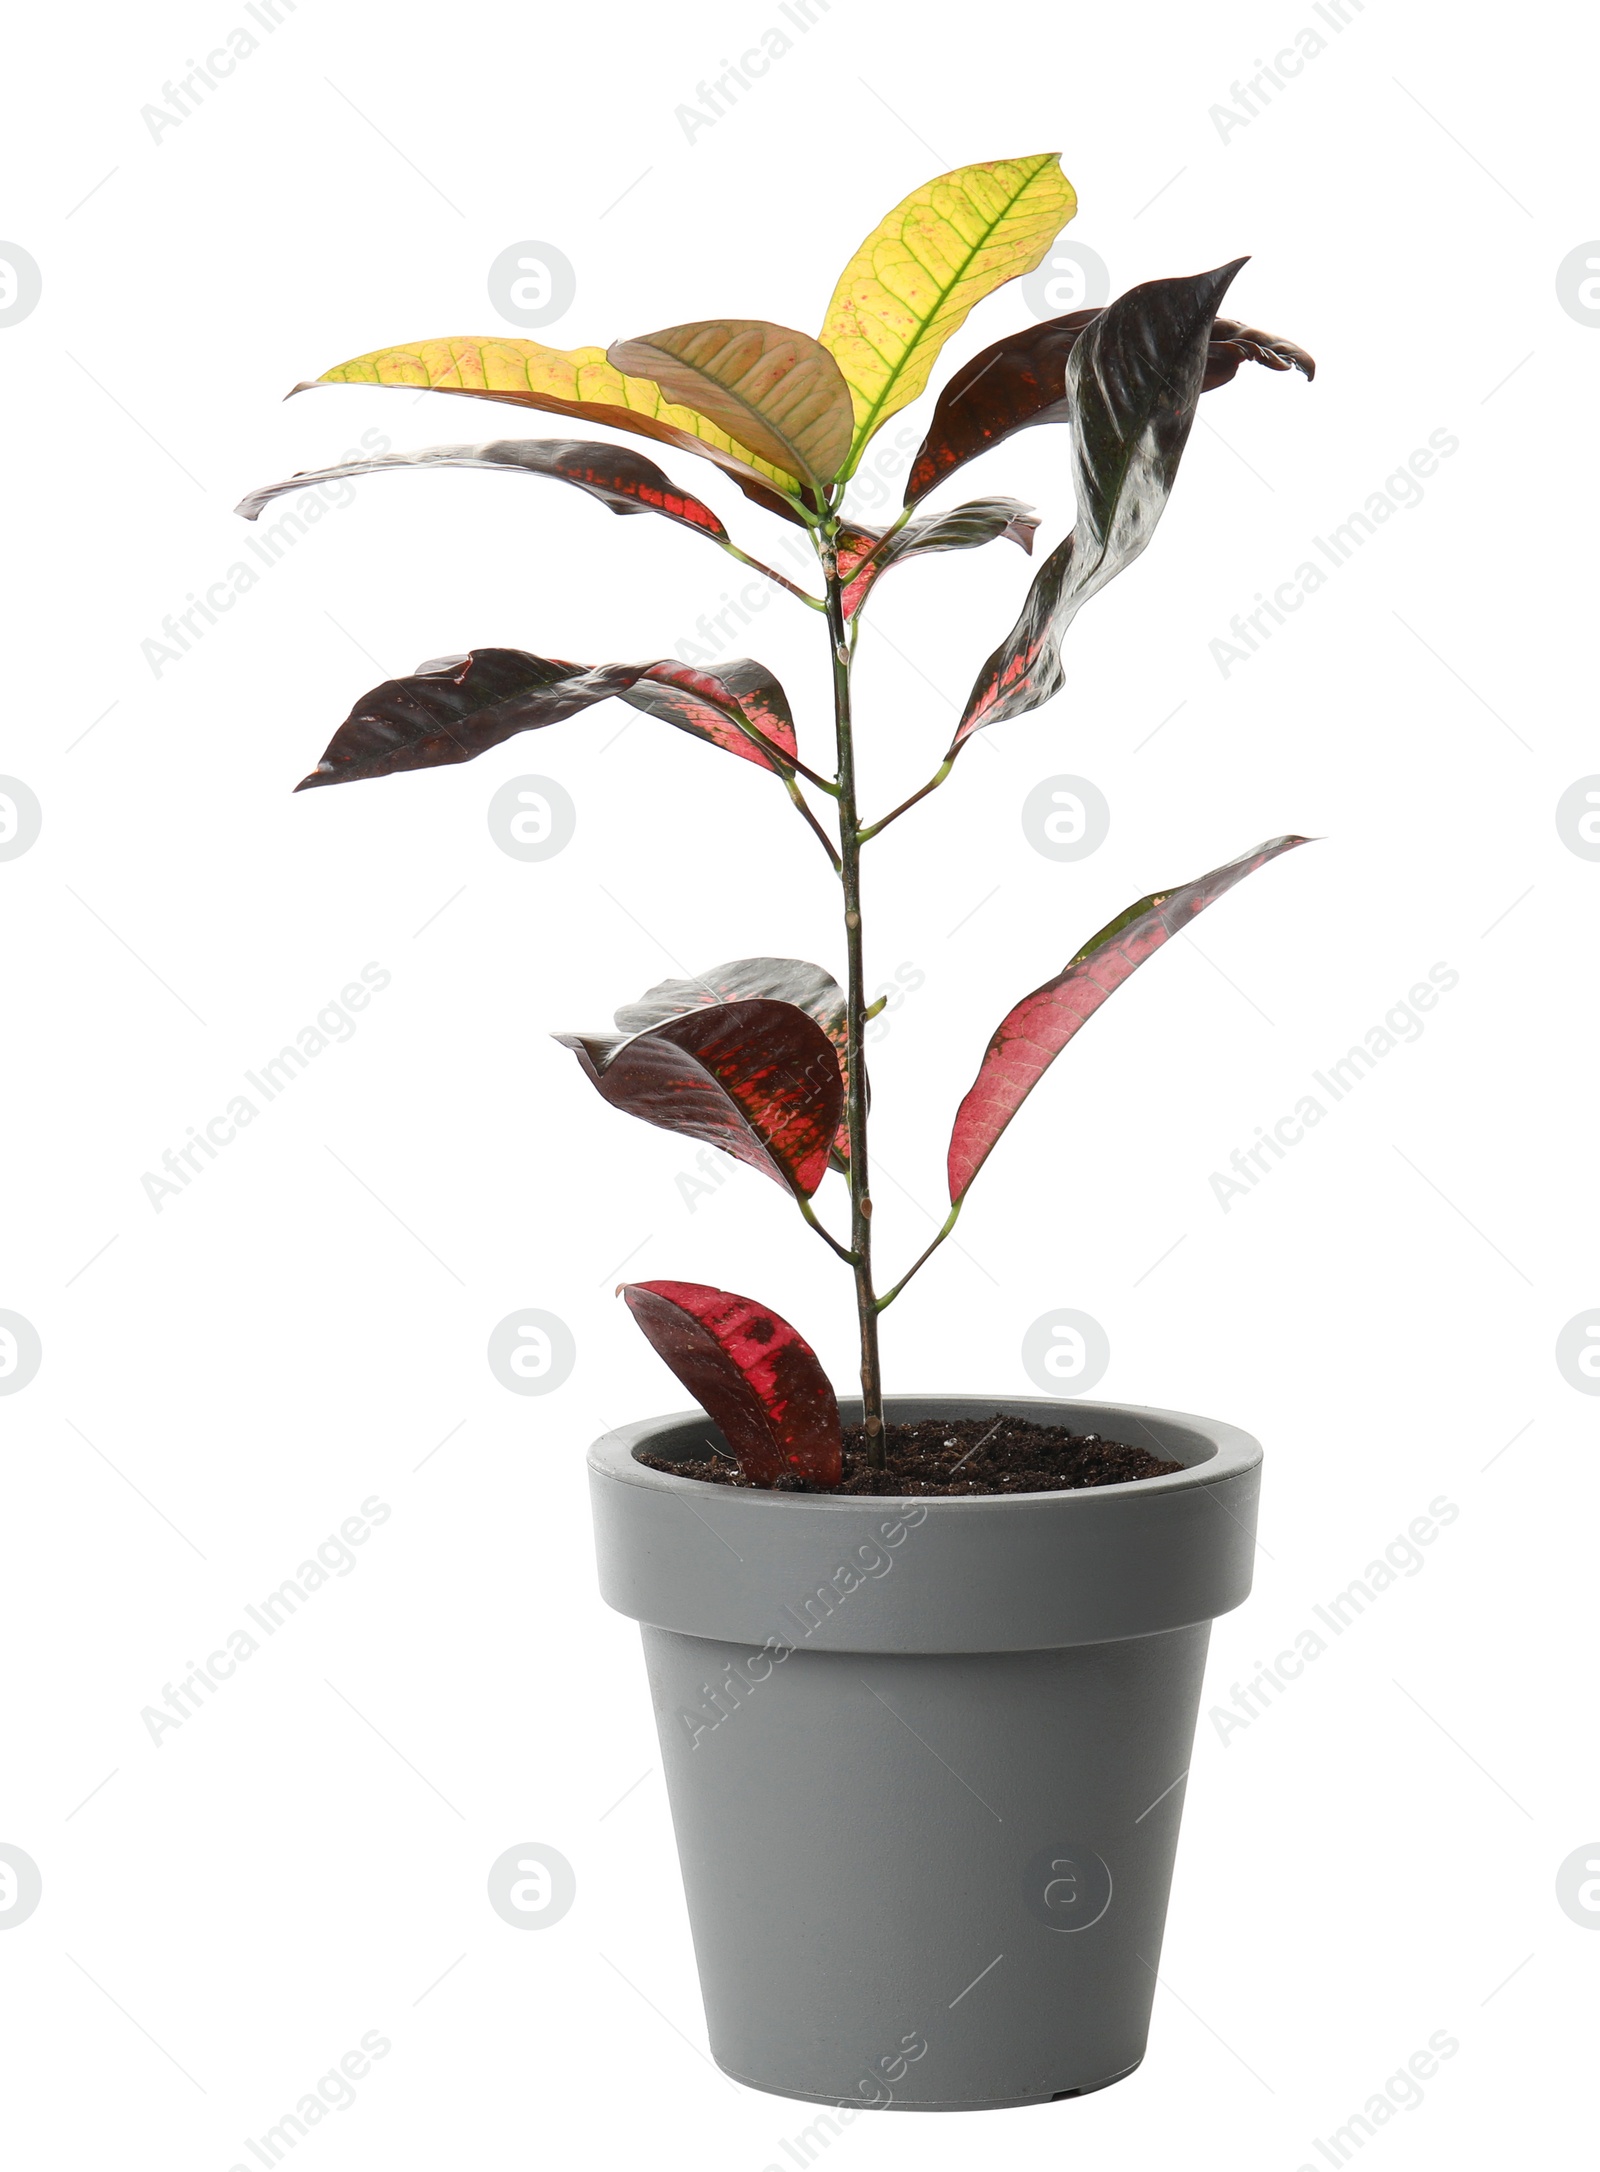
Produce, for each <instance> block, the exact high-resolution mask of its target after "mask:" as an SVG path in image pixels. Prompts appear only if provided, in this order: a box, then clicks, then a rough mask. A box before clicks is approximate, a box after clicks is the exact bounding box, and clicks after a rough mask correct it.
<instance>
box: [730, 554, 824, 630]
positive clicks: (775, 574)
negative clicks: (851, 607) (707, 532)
mask: <svg viewBox="0 0 1600 2172" xmlns="http://www.w3.org/2000/svg"><path fill="white" fill-rule="evenodd" d="M716 541H717V543H718V545H719V546H720V548H721V549H723V550H725V551H726V552H727V554H728V556H729V557H730V558H737V559H738V561H739V563H740V565H741V566H748V567H749V568H750V570H751V572H752V573H759V574H760V575H761V577H762V579H763V580H767V581H776V582H777V584H778V586H779V587H780V588H786V589H787V590H788V591H789V593H790V595H791V596H798V597H799V599H800V601H801V602H802V603H803V604H804V605H805V606H806V608H807V609H808V610H811V611H822V612H826V610H827V608H828V606H827V605H826V604H825V603H824V602H823V600H822V598H821V597H820V596H813V595H812V593H811V591H810V590H809V589H806V588H800V587H798V586H797V585H796V583H795V582H793V581H791V580H790V578H789V576H788V575H787V574H786V573H780V572H779V571H778V569H777V567H776V566H764V565H763V564H762V563H761V560H760V559H759V558H752V557H751V556H750V553H749V552H748V551H742V550H740V548H739V546H738V544H737V543H734V542H730V541H729V539H728V538H727V537H726V536H718V537H717V538H716Z"/></svg>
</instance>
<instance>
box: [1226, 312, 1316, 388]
mask: <svg viewBox="0 0 1600 2172" xmlns="http://www.w3.org/2000/svg"><path fill="white" fill-rule="evenodd" d="M1241 362H1259V363H1261V365H1262V366H1263V368H1265V369H1269V370H1298V371H1299V372H1300V374H1301V376H1302V377H1304V378H1306V379H1307V380H1308V381H1309V380H1310V379H1311V378H1313V377H1315V376H1316V374H1317V365H1316V363H1315V361H1314V360H1313V359H1312V357H1311V356H1310V355H1308V354H1307V353H1306V351H1305V349H1304V347H1297V346H1296V345H1295V343H1294V341H1293V340H1292V339H1280V338H1279V337H1278V335H1277V334H1276V333H1275V332H1258V331H1256V330H1255V329H1254V327H1253V326H1251V325H1248V324H1236V323H1235V322H1234V321H1233V319H1232V318H1231V317H1219V318H1218V319H1217V321H1216V323H1215V324H1214V325H1213V326H1212V327H1211V346H1210V349H1209V351H1208V352H1207V355H1206V374H1205V382H1204V383H1203V384H1202V385H1201V387H1200V390H1201V391H1202V392H1215V391H1216V389H1217V387H1218V386H1219V385H1231V384H1232V382H1233V380H1234V378H1235V376H1236V375H1237V374H1238V369H1239V365H1240V363H1241Z"/></svg>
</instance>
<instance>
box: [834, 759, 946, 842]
mask: <svg viewBox="0 0 1600 2172" xmlns="http://www.w3.org/2000/svg"><path fill="white" fill-rule="evenodd" d="M955 761H956V758H955V755H954V754H947V755H946V756H945V758H944V760H943V761H942V762H941V763H940V764H939V766H938V768H937V769H936V770H935V771H934V773H933V775H932V776H931V777H930V778H929V779H928V781H927V783H926V784H925V785H923V786H922V788H921V790H920V791H916V792H913V793H912V795H911V797H910V798H909V799H903V800H902V801H901V802H900V804H899V806H898V807H893V808H891V809H890V811H889V812H888V814H886V815H884V816H883V817H882V818H881V819H880V820H879V821H877V822H869V823H868V825H867V827H866V828H865V829H864V830H859V831H857V833H856V835H857V839H858V842H860V843H861V844H863V845H864V844H866V843H867V842H868V841H869V839H871V838H874V837H877V836H879V835H880V834H881V833H882V832H883V831H884V830H886V829H887V828H888V827H889V824H890V823H891V822H897V821H898V820H899V819H900V817H901V815H903V814H905V813H906V812H907V811H908V809H910V808H912V807H914V806H915V805H916V804H917V801H918V800H919V799H926V798H927V796H928V794H929V793H930V792H936V791H937V790H938V789H939V787H940V785H941V784H943V782H944V780H945V778H946V777H948V776H949V774H950V772H951V770H952V769H953V768H954V767H955Z"/></svg>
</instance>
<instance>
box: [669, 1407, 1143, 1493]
mask: <svg viewBox="0 0 1600 2172" xmlns="http://www.w3.org/2000/svg"><path fill="white" fill-rule="evenodd" d="M865 1441H866V1434H865V1431H864V1429H863V1428H862V1427H861V1426H859V1425H848V1426H846V1427H845V1429H844V1476H843V1477H842V1478H841V1479H840V1481H839V1483H838V1485H837V1486H812V1485H808V1484H807V1483H806V1481H805V1480H804V1479H800V1478H787V1477H786V1478H780V1479H779V1480H778V1482H777V1485H776V1486H775V1487H774V1488H772V1489H771V1490H772V1491H775V1492H779V1493H883V1494H894V1495H895V1496H896V1497H897V1498H899V1499H901V1500H907V1499H911V1498H913V1497H914V1496H916V1495H918V1494H983V1493H1068V1492H1073V1491H1076V1490H1077V1489H1078V1488H1080V1487H1083V1486H1120V1485H1125V1484H1126V1483H1127V1482H1128V1480H1130V1479H1137V1478H1165V1477H1166V1476H1167V1475H1168V1474H1169V1473H1170V1472H1172V1471H1181V1470H1182V1469H1183V1465H1182V1464H1181V1463H1173V1462H1171V1461H1170V1460H1168V1459H1167V1458H1165V1457H1162V1456H1157V1455H1152V1454H1151V1453H1150V1451H1149V1449H1148V1448H1135V1447H1132V1446H1130V1444H1129V1443H1128V1442H1127V1441H1120V1440H1102V1439H1101V1437H1100V1435H1099V1434H1098V1433H1073V1432H1071V1431H1069V1429H1068V1428H1067V1427H1066V1426H1064V1425H1036V1424H1034V1422H1033V1420H1032V1419H1031V1418H998V1417H997V1418H921V1419H918V1421H917V1422H916V1424H915V1425H893V1424H891V1425H886V1426H885V1427H884V1461H885V1467H884V1468H883V1469H882V1470H877V1471H875V1470H872V1469H869V1467H868V1464H867V1454H866V1446H865ZM639 1461H640V1462H641V1463H647V1464H648V1465H649V1466H650V1468H651V1469H652V1470H653V1471H667V1472H670V1473H671V1474H672V1475H673V1476H674V1477H677V1478H698V1479H700V1480H701V1481H703V1483H705V1484H706V1485H712V1486H749V1485H750V1483H751V1481H750V1480H749V1479H748V1478H745V1477H744V1476H742V1475H741V1473H740V1470H739V1467H738V1465H737V1464H736V1463H733V1462H731V1461H729V1460H728V1458H727V1457H725V1456H723V1455H716V1456H712V1457H709V1458H706V1457H697V1456H685V1457H683V1458H682V1459H674V1458H673V1457H670V1456H664V1455H658V1454H656V1453H655V1452H653V1451H649V1450H647V1451H646V1452H645V1453H644V1454H642V1455H641V1456H640V1458H639Z"/></svg>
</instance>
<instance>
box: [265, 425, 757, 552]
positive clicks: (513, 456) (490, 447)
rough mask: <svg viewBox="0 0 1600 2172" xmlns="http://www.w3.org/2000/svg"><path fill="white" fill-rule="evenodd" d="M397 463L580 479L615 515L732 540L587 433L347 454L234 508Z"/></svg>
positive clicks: (691, 502)
mask: <svg viewBox="0 0 1600 2172" xmlns="http://www.w3.org/2000/svg"><path fill="white" fill-rule="evenodd" d="M391 468H399V469H406V468H410V469H419V468H481V469H484V470H485V471H488V472H491V473H492V472H495V471H499V472H500V473H502V474H508V475H544V476H548V477H549V478H550V479H551V480H552V481H553V482H558V483H571V484H573V485H574V486H575V487H576V488H577V489H579V490H582V491H585V492H587V494H588V495H589V496H590V497H591V498H598V499H599V501H600V503H601V504H602V505H605V506H609V507H610V509H611V511H612V512H613V513H660V514H661V515H662V516H663V517H664V518H665V519H667V520H671V521H676V522H677V523H678V525H679V526H680V527H682V528H692V529H694V530H695V531H696V533H697V534H700V535H707V536H710V537H711V538H712V540H713V541H714V542H718V543H721V542H726V541H727V536H728V531H727V529H726V528H724V526H723V525H722V523H721V521H720V520H719V519H718V518H717V516H716V514H715V513H713V512H712V510H711V508H710V506H709V505H703V504H702V503H701V501H700V500H699V499H698V498H695V497H691V496H690V494H689V492H688V491H687V490H680V489H679V488H678V486H677V484H676V483H675V482H673V480H672V478H671V477H670V476H669V475H667V474H665V473H664V472H663V471H662V469H660V468H658V467H657V466H656V464H655V462H654V461H653V460H647V459H646V458H645V456H644V454H643V453H640V452H635V451H634V450H633V448H632V447H631V446H629V445H602V444H600V443H598V442H594V443H590V442H588V441H586V440H584V439H581V438H559V437H557V438H491V439H489V440H488V441H487V442H485V443H484V444H481V445H430V446H428V447H427V448H426V449H425V450H423V451H421V452H401V453H378V454H374V455H373V457H372V458H370V459H367V460H344V461H341V462H340V463H339V465H338V466H337V467H332V468H314V469H312V470H311V471H310V472H309V473H307V474H303V475H291V476H290V477H289V479H288V480H287V481H286V482H282V483H271V484H269V485H268V486H267V488H266V489H264V490H252V491H251V493H250V495H249V497H247V498H242V499H241V500H240V502H239V503H238V504H237V505H236V506H235V507H234V511H235V512H236V513H238V514H240V515H241V516H242V517H243V518H244V519H245V520H254V519H256V517H257V516H258V515H259V514H260V512H261V510H262V508H263V507H264V506H266V505H269V504H270V503H271V501H272V500H273V499H274V498H281V497H283V496H284V495H285V494H286V493H287V492H289V491H294V490H310V489H312V488H313V487H315V486H316V485H318V484H320V483H342V482H346V481H348V480H349V479H350V478H352V477H353V476H357V475H382V474H383V473H385V472H386V471H387V470H388V469H391Z"/></svg>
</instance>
